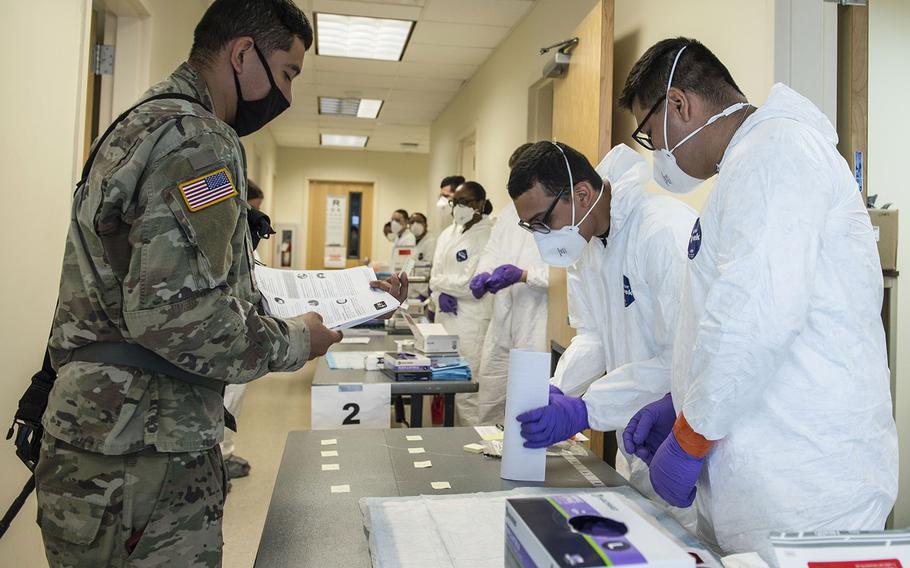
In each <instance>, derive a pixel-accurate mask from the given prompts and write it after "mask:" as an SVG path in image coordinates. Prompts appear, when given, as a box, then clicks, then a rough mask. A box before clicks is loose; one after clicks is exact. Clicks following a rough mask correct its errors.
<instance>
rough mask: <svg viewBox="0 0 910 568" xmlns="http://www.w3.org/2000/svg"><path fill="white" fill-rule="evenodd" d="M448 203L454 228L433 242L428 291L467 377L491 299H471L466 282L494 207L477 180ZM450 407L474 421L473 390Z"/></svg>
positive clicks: (474, 367)
mask: <svg viewBox="0 0 910 568" xmlns="http://www.w3.org/2000/svg"><path fill="white" fill-rule="evenodd" d="M451 205H452V215H453V217H454V219H455V229H454V231H453V233H452V236H451V238H449V239H448V240H447V241H446V242H445V243H443V244H439V245H437V246H436V256H435V258H434V259H433V268H432V269H431V271H430V290H432V294H433V302H434V303H435V305H437V306H439V313H438V314H436V323H441V324H442V325H444V326H445V328H446V331H448V332H449V333H451V334H454V335H457V336H458V337H459V344H460V348H459V351H460V353H461V356H462V357H464V358H465V359H466V360H467V362H468V365H469V366H470V368H471V375H472V376H474V377H476V376H477V372H478V368H479V367H480V352H481V348H482V346H483V338H484V335H486V332H487V326H488V325H489V323H490V312H491V309H492V299H491V298H490V296H487V297H485V298H482V299H477V298H475V297H474V296H473V295H472V294H471V290H470V288H469V287H468V284H469V283H470V281H471V278H473V277H474V275H475V274H477V263H478V262H479V260H480V256H481V253H483V249H484V247H485V246H486V245H487V240H488V239H489V238H490V231H491V230H492V229H493V221H491V220H490V218H489V217H488V215H489V214H490V213H492V211H493V206H492V204H490V202H489V201H488V200H487V192H486V190H484V188H483V186H482V185H480V184H479V183H477V182H476V181H467V182H465V183H463V184H461V186H459V187H458V190H456V191H455V194H454V195H453V196H452V201H451ZM455 411H456V416H457V417H458V422H459V424H460V425H462V426H476V425H478V424H479V422H478V398H477V393H464V394H458V395H456V396H455Z"/></svg>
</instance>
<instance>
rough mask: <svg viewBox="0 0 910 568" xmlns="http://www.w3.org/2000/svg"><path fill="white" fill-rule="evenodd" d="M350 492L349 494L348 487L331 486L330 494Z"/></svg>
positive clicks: (349, 489)
mask: <svg viewBox="0 0 910 568" xmlns="http://www.w3.org/2000/svg"><path fill="white" fill-rule="evenodd" d="M350 492H351V486H350V485H333V486H332V493H350Z"/></svg>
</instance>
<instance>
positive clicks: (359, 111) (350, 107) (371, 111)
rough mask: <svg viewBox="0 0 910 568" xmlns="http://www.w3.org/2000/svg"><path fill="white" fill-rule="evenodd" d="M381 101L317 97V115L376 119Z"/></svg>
mask: <svg viewBox="0 0 910 568" xmlns="http://www.w3.org/2000/svg"><path fill="white" fill-rule="evenodd" d="M381 108H382V101H381V100H379V99H356V98H347V99H342V98H339V97H319V114H339V115H342V116H356V117H357V118H376V117H377V116H379V109H381Z"/></svg>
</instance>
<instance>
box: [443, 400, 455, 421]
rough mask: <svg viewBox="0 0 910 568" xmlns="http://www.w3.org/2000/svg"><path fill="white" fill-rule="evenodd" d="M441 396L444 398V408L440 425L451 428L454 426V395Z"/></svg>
mask: <svg viewBox="0 0 910 568" xmlns="http://www.w3.org/2000/svg"><path fill="white" fill-rule="evenodd" d="M443 396H444V397H445V407H444V410H443V419H442V425H443V426H445V427H447V428H451V427H453V426H455V393H448V394H445V395H443Z"/></svg>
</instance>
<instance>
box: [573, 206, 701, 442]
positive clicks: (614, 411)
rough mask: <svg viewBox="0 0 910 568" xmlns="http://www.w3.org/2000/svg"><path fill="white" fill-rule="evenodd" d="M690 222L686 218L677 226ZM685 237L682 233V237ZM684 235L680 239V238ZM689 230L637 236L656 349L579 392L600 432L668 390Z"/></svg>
mask: <svg viewBox="0 0 910 568" xmlns="http://www.w3.org/2000/svg"><path fill="white" fill-rule="evenodd" d="M694 222H695V219H694V217H693V218H692V219H691V222H689V220H688V219H687V220H686V222H685V223H683V224H682V225H681V226H685V225H688V226H689V227H691V224H692V223H694ZM683 235H684V236H683ZM683 239H685V240H683ZM687 240H688V233H683V234H678V233H676V234H675V233H674V227H672V226H669V225H668V226H665V227H663V228H662V229H660V230H659V231H657V232H656V233H654V234H653V235H650V236H648V237H645V238H642V239H639V248H638V251H636V254H638V255H639V258H640V262H641V266H642V268H643V275H644V277H645V281H646V283H647V289H648V293H649V294H650V296H651V301H652V302H653V305H654V320H653V321H652V322H651V326H652V333H653V334H654V341H655V344H656V349H657V351H656V353H655V354H654V356H653V357H651V358H650V359H644V360H641V361H632V362H629V363H626V364H625V365H622V366H620V367H617V368H615V369H612V370H610V371H609V372H608V373H607V374H606V375H605V376H604V377H602V378H600V379H598V380H597V381H595V382H594V384H592V385H591V386H590V387H589V388H588V391H587V393H586V394H585V395H584V400H585V404H586V405H587V407H588V423H589V424H590V425H591V428H593V429H595V430H600V431H602V432H609V431H611V430H622V429H624V428H625V427H626V425H627V424H628V423H629V420H630V419H631V418H632V416H633V415H634V414H635V413H636V412H638V411H639V410H640V409H641V408H642V407H643V406H645V405H647V404H650V403H652V402H654V401H655V400H658V399H660V398H661V397H663V396H664V395H666V394H667V393H668V392H670V365H671V363H672V360H673V338H674V336H675V331H676V321H677V315H678V314H679V292H680V288H681V287H682V279H683V275H684V274H685V270H686V262H687V258H686V250H685V247H686V241H687Z"/></svg>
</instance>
